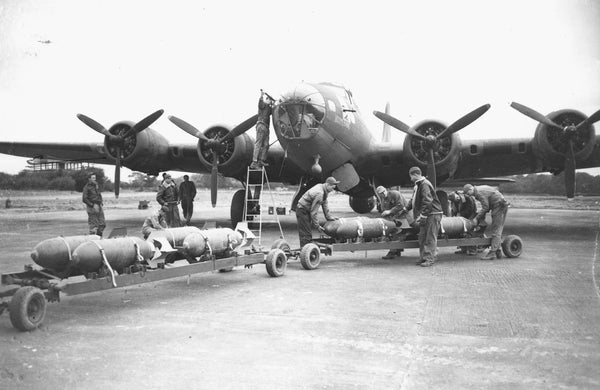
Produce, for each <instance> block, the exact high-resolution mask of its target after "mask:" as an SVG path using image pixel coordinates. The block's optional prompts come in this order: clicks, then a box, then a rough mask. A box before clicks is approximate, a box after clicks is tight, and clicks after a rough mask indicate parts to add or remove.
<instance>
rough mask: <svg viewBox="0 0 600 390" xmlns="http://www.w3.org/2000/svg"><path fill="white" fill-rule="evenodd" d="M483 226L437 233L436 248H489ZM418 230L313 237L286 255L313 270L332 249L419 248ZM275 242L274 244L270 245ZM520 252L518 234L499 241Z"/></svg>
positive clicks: (506, 249)
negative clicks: (363, 236) (370, 235)
mask: <svg viewBox="0 0 600 390" xmlns="http://www.w3.org/2000/svg"><path fill="white" fill-rule="evenodd" d="M484 230H485V228H482V229H480V230H478V231H475V232H472V233H469V234H465V236H464V237H458V238H449V237H448V236H447V235H446V234H445V233H443V232H442V233H440V236H439V237H438V242H437V246H438V248H439V247H468V246H477V247H479V248H488V247H490V246H491V243H492V239H491V237H486V236H485V235H484V234H483V232H484ZM417 234H418V229H415V228H403V229H402V230H401V231H400V233H399V234H395V235H393V236H391V237H379V238H372V239H361V238H356V239H345V240H336V239H334V238H331V237H321V238H318V239H316V240H313V242H312V243H308V244H306V245H304V246H303V247H302V248H301V249H300V250H298V251H290V253H289V255H288V257H297V258H299V259H300V263H301V264H302V267H303V268H304V269H306V270H313V269H316V268H318V267H319V264H320V263H321V254H323V255H326V256H331V255H333V253H335V252H357V251H365V252H366V251H369V250H386V249H387V250H393V249H409V248H417V249H418V248H419V240H418V236H417ZM276 244H277V241H276V242H275V243H274V244H273V247H275V245H276ZM522 251H523V242H522V240H521V238H520V237H519V236H517V235H508V236H506V237H504V239H503V240H502V252H503V253H504V255H505V256H506V257H508V258H515V257H519V256H520V255H521V252H522Z"/></svg>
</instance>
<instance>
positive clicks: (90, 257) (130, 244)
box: [72, 237, 155, 272]
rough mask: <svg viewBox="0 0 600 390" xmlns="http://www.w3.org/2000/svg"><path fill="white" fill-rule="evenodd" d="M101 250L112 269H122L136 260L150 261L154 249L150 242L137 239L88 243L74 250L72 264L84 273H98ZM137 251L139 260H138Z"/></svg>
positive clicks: (111, 239) (110, 239) (101, 258)
mask: <svg viewBox="0 0 600 390" xmlns="http://www.w3.org/2000/svg"><path fill="white" fill-rule="evenodd" d="M136 246H137V247H136ZM101 250H103V251H104V256H106V260H107V261H108V264H110V266H111V267H112V268H113V269H122V268H125V267H128V266H130V265H132V264H134V263H135V262H136V261H138V260H148V259H151V258H152V256H153V255H154V250H155V248H154V246H153V245H152V244H151V243H150V242H148V241H144V240H142V239H141V238H138V237H119V238H109V239H106V240H98V241H88V242H84V243H83V244H81V245H79V246H78V247H77V248H76V249H75V251H74V252H73V260H72V264H73V265H74V266H76V267H78V268H79V269H80V270H82V271H84V272H95V271H98V270H99V269H100V267H101V266H102V264H103V257H102V252H101ZM138 251H139V255H141V257H142V258H141V259H139V258H138Z"/></svg>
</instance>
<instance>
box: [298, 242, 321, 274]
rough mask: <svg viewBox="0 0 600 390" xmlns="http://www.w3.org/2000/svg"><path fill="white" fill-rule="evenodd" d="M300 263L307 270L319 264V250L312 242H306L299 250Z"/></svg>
mask: <svg viewBox="0 0 600 390" xmlns="http://www.w3.org/2000/svg"><path fill="white" fill-rule="evenodd" d="M300 263H301V264H302V267H304V269H307V270H313V269H316V268H317V267H319V264H321V250H320V249H319V247H318V246H316V245H315V244H313V243H308V244H306V245H304V246H303V247H302V249H301V250H300Z"/></svg>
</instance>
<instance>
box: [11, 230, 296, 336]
mask: <svg viewBox="0 0 600 390" xmlns="http://www.w3.org/2000/svg"><path fill="white" fill-rule="evenodd" d="M206 232H207V231H201V232H200V233H193V234H204V237H207V236H208V234H206ZM170 236H171V237H173V239H174V240H175V239H176V237H177V233H175V234H170ZM192 238H195V240H194V241H197V237H192ZM65 239H66V240H65ZM52 240H53V239H52ZM60 240H62V241H65V243H69V242H80V241H82V240H81V238H80V237H65V238H62V237H61V238H60ZM47 241H49V240H47ZM127 241H128V242H130V243H131V244H132V250H133V253H134V254H133V256H134V257H135V260H134V261H131V262H123V261H124V258H123V250H117V251H115V248H116V249H122V247H123V245H124V242H127ZM279 241H280V242H284V243H285V241H283V240H279ZM144 243H145V242H144V241H143V240H141V239H139V238H134V237H121V238H116V239H107V240H96V239H91V240H83V241H82V242H81V244H80V246H81V249H80V250H79V251H77V249H74V248H69V245H66V247H67V248H68V254H67V258H64V259H61V260H60V261H58V262H57V264H61V265H62V264H65V263H67V262H69V261H73V259H74V258H75V259H77V257H80V258H83V260H84V261H85V262H86V264H89V263H90V262H91V261H92V260H97V259H96V256H97V257H98V258H99V259H100V260H99V261H101V262H102V265H101V266H100V267H99V268H98V269H97V270H96V271H95V272H75V274H74V275H69V276H66V275H67V274H65V272H66V271H60V272H57V271H56V269H49V268H39V267H36V266H34V265H32V264H28V265H26V266H25V270H24V271H23V272H16V273H8V274H2V275H0V314H2V313H3V312H4V310H6V309H8V311H9V314H10V321H11V323H12V325H13V326H14V327H15V328H17V329H18V330H21V331H30V330H34V329H36V328H37V327H39V326H40V325H41V324H42V322H43V321H44V317H45V314H46V305H47V302H59V301H60V294H61V293H63V294H65V295H69V296H70V295H79V294H86V293H91V292H96V291H102V290H108V289H114V288H119V287H126V286H132V285H139V284H142V283H149V282H156V281H160V280H165V279H171V278H176V277H181V276H187V277H188V282H189V277H190V276H191V275H193V274H199V273H204V272H212V271H221V272H227V271H231V270H232V269H233V268H234V267H238V266H244V267H246V268H250V267H252V266H253V265H254V264H265V266H266V270H267V273H268V274H269V275H270V276H271V277H278V276H282V275H283V274H284V273H285V269H286V266H287V256H286V254H285V253H284V252H283V251H282V250H281V249H277V248H273V249H270V250H268V251H264V250H260V249H257V248H255V247H254V246H251V247H250V248H249V249H248V248H246V249H244V248H240V249H244V251H243V253H239V252H238V251H235V250H233V249H232V248H231V246H230V248H229V249H226V250H223V251H220V252H219V251H217V250H213V249H214V248H211V247H210V246H208V249H209V250H208V251H206V252H202V254H200V255H197V256H193V255H190V253H193V252H195V253H196V254H197V253H198V252H199V250H198V248H195V250H194V251H187V250H185V249H184V247H180V248H178V249H175V250H171V251H169V252H168V253H166V252H164V251H163V256H160V257H159V258H158V259H156V258H155V259H150V257H149V256H146V255H145V254H144V248H143V245H144ZM40 244H41V243H40ZM51 244H52V243H51ZM133 244H135V245H133ZM163 244H167V245H168V243H167V242H164V241H163ZM286 245H287V244H286ZM38 246H39V244H38ZM243 246H244V245H242V247H243ZM36 248H37V247H36ZM77 248H79V246H78V247H77ZM90 248H96V249H97V251H96V252H97V253H94V254H93V255H91V256H90V253H91V252H90ZM40 251H41V250H40ZM111 252H112V254H111ZM117 252H118V254H115V253H117ZM34 253H36V256H37V255H38V253H39V251H34ZM165 253H166V255H164V254H165ZM79 254H81V255H79ZM86 254H87V257H85V256H84V255H86ZM63 255H64V254H63ZM78 255H79V256H78ZM32 257H34V256H33V254H32ZM84 257H85V258H84ZM109 259H110V261H109ZM36 262H37V263H38V264H39V263H40V262H39V261H36ZM42 262H43V261H42ZM111 263H112V264H113V265H114V264H117V263H118V264H121V265H124V266H123V267H119V268H117V267H113V266H112V265H111Z"/></svg>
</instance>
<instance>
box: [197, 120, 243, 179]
mask: <svg viewBox="0 0 600 390" xmlns="http://www.w3.org/2000/svg"><path fill="white" fill-rule="evenodd" d="M230 131H231V128H230V127H228V126H225V125H217V126H212V127H209V128H208V129H206V130H205V131H204V135H205V136H206V137H207V138H209V139H214V140H218V139H222V138H223V137H225V135H226V134H228V133H229V132H230ZM220 145H221V146H219V147H218V148H215V149H213V148H211V147H209V145H208V143H207V142H205V141H201V140H199V141H198V146H197V153H198V158H199V159H200V162H201V163H202V164H203V165H204V166H206V167H207V168H208V169H209V170H210V167H212V163H213V156H214V155H213V150H216V152H217V159H218V160H219V164H218V170H219V173H221V174H223V175H225V176H230V177H244V175H245V173H246V167H247V166H248V165H250V163H251V162H252V153H253V151H254V142H253V141H252V139H251V138H250V136H248V135H247V134H245V133H244V134H241V135H239V136H237V137H234V138H232V139H228V140H226V141H225V142H223V143H221V144H220Z"/></svg>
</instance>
